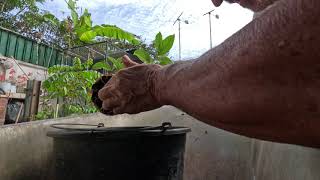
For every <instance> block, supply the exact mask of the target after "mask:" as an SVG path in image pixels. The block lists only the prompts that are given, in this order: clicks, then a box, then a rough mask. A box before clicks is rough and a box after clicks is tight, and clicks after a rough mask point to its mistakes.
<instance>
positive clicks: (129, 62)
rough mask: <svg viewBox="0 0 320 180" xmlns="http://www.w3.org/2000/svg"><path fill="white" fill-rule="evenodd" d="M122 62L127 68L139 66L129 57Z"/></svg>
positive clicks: (125, 56)
mask: <svg viewBox="0 0 320 180" xmlns="http://www.w3.org/2000/svg"><path fill="white" fill-rule="evenodd" d="M122 62H123V64H124V66H125V67H127V68H128V67H132V66H135V65H138V63H136V62H134V61H132V60H131V59H130V58H129V57H128V56H127V55H124V56H123V57H122Z"/></svg>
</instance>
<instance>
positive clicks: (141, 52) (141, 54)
mask: <svg viewBox="0 0 320 180" xmlns="http://www.w3.org/2000/svg"><path fill="white" fill-rule="evenodd" d="M133 55H136V56H137V57H138V58H139V59H140V60H141V61H143V62H145V63H147V64H150V63H152V62H153V59H152V58H151V56H150V54H149V53H148V52H147V51H146V50H145V49H143V48H140V49H138V50H136V51H135V52H134V54H133Z"/></svg>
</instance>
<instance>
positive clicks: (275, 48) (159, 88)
mask: <svg viewBox="0 0 320 180" xmlns="http://www.w3.org/2000/svg"><path fill="white" fill-rule="evenodd" d="M276 3H277V4H275V5H274V6H273V7H271V8H270V9H268V10H266V12H265V13H263V15H261V16H260V17H259V18H257V19H255V20H253V22H251V23H250V24H248V25H247V26H246V27H245V28H243V29H242V30H241V31H239V32H238V33H236V34H234V35H233V36H232V37H231V38H229V39H228V40H226V41H225V42H224V43H223V44H221V45H220V46H218V47H216V48H214V49H212V50H210V51H209V52H207V53H206V54H204V55H203V56H201V57H200V58H198V59H196V60H194V61H188V62H181V63H177V64H173V65H170V66H166V67H164V68H160V67H159V66H155V65H135V64H132V65H133V67H130V68H128V69H124V70H121V71H120V72H118V73H117V74H116V75H115V76H114V77H113V78H112V80H111V81H110V82H109V83H108V84H107V85H106V86H105V88H103V89H102V90H101V91H100V92H99V97H100V99H102V100H103V108H104V109H109V110H110V109H111V110H113V112H114V113H115V114H120V113H138V112H141V111H147V110H151V109H154V108H157V107H160V106H161V105H165V104H166V105H173V106H176V107H178V108H180V109H182V110H183V111H185V112H187V113H188V114H190V115H192V116H194V117H196V118H198V119H199V120H201V121H203V122H205V123H208V124H211V125H213V126H215V127H218V128H221V129H225V130H228V131H231V132H234V133H237V134H242V135H245V136H249V137H254V138H259V139H264V140H271V141H278V142H285V143H293V144H301V145H306V146H313V147H320V131H319V128H320V109H319V108H320V62H319V60H320V48H319V43H320V36H319V33H320V18H319V16H320V1H319V0H309V1H305V0H280V1H278V2H276ZM124 60H125V61H129V60H128V58H125V59H124ZM127 64H130V63H127ZM128 66H131V65H128Z"/></svg>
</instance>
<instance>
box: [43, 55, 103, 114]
mask: <svg viewBox="0 0 320 180" xmlns="http://www.w3.org/2000/svg"><path fill="white" fill-rule="evenodd" d="M92 66H93V60H92V59H88V60H87V61H86V62H85V63H82V62H81V61H80V59H79V58H75V59H74V61H73V65H72V66H66V65H64V66H61V65H56V66H53V67H50V68H49V69H48V73H49V77H48V79H47V80H45V81H44V82H43V88H44V90H45V91H46V98H47V99H63V105H62V108H61V109H62V110H63V111H62V112H61V113H59V114H60V115H61V116H68V115H71V114H75V113H76V114H81V113H91V112H97V110H96V109H95V107H94V106H93V104H92V102H91V93H90V89H91V87H92V85H93V84H94V83H95V81H96V80H97V79H98V78H99V77H100V75H101V74H100V73H99V72H97V71H94V70H91V68H92ZM53 108H54V107H53ZM50 113H52V111H50ZM50 113H46V112H41V113H40V115H39V116H48V114H50Z"/></svg>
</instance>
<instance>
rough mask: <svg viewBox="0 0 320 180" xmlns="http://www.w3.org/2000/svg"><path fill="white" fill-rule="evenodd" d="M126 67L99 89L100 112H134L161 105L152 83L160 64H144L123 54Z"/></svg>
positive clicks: (111, 113)
mask: <svg viewBox="0 0 320 180" xmlns="http://www.w3.org/2000/svg"><path fill="white" fill-rule="evenodd" d="M122 61H123V64H124V65H125V67H127V68H126V69H122V70H120V71H119V72H117V73H116V74H115V75H114V76H113V77H112V78H111V79H110V80H109V81H108V83H107V84H106V85H105V86H104V87H103V88H102V89H101V90H100V91H99V94H98V95H99V99H100V100H102V101H103V103H102V112H104V113H106V114H109V115H114V114H122V113H128V114H136V113H139V112H143V111H149V110H153V109H156V108H159V107H161V104H160V103H159V102H158V100H157V98H156V97H155V95H154V94H155V93H154V83H155V78H156V74H157V71H158V70H160V69H161V66H160V65H144V64H137V63H135V62H133V61H132V60H131V59H130V58H129V57H128V56H124V57H123V59H122Z"/></svg>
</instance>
